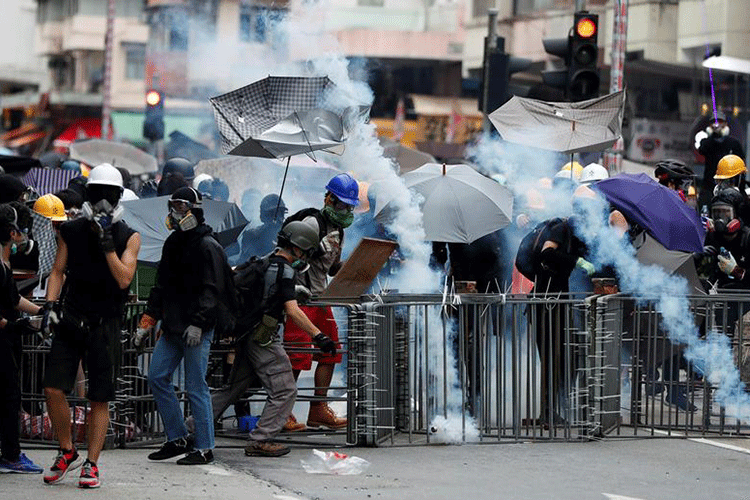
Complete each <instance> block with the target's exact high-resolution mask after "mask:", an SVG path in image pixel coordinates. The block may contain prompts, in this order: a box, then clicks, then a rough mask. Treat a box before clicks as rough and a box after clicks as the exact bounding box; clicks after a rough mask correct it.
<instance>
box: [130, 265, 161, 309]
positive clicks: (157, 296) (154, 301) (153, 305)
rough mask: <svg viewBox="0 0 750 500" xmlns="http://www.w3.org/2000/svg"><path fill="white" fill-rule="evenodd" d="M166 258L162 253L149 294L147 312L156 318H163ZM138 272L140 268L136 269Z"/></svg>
mask: <svg viewBox="0 0 750 500" xmlns="http://www.w3.org/2000/svg"><path fill="white" fill-rule="evenodd" d="M164 262H165V259H164V254H162V259H161V260H160V261H159V266H158V267H157V268H156V282H155V283H154V286H153V287H152V288H151V292H150V293H149V295H148V303H147V304H146V314H148V315H149V316H151V317H152V318H154V319H157V320H158V319H161V316H162V304H163V303H162V300H163V297H164V293H163V290H164V284H163V281H162V280H163V279H164V276H165V264H164ZM136 272H138V270H136Z"/></svg>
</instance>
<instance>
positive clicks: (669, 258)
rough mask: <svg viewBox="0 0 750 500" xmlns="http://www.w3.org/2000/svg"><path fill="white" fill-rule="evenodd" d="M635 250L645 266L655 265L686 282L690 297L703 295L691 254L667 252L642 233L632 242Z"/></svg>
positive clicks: (662, 246)
mask: <svg viewBox="0 0 750 500" xmlns="http://www.w3.org/2000/svg"><path fill="white" fill-rule="evenodd" d="M633 246H634V247H635V248H636V253H635V257H636V259H638V261H639V262H641V263H642V264H646V265H652V264H653V265H657V266H659V267H661V268H662V269H664V270H665V271H666V272H667V273H669V274H673V275H679V276H683V277H684V278H685V279H686V280H687V282H688V293H689V294H690V295H704V294H705V290H704V289H703V286H702V285H701V282H700V279H699V278H698V272H697V271H696V269H695V261H694V260H693V254H692V253H690V252H680V251H677V250H667V249H666V248H664V245H662V244H661V243H659V242H658V241H656V240H655V239H654V238H652V237H651V236H650V235H649V234H648V233H646V232H645V231H643V232H642V233H641V234H639V235H638V236H637V237H636V238H635V240H634V241H633Z"/></svg>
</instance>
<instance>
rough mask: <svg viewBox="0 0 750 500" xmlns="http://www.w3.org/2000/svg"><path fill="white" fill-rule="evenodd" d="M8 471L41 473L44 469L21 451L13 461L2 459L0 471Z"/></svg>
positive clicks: (0, 460)
mask: <svg viewBox="0 0 750 500" xmlns="http://www.w3.org/2000/svg"><path fill="white" fill-rule="evenodd" d="M7 472H15V473H16V474H41V473H42V472H44V469H42V468H41V467H39V466H38V465H37V464H35V463H34V462H32V461H31V460H30V459H29V458H28V457H27V456H26V455H24V454H23V453H21V454H20V455H18V458H17V459H16V460H15V461H13V462H11V461H10V460H5V459H4V458H3V459H0V473H7Z"/></svg>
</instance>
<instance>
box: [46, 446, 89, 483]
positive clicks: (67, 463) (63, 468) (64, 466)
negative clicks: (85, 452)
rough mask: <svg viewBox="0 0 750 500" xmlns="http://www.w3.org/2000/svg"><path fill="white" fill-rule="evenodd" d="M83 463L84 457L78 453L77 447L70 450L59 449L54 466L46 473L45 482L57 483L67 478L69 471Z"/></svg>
mask: <svg viewBox="0 0 750 500" xmlns="http://www.w3.org/2000/svg"><path fill="white" fill-rule="evenodd" d="M82 463H83V457H82V456H80V455H79V454H78V452H77V451H76V449H75V448H73V449H72V450H71V451H68V452H64V451H63V450H59V451H58V452H57V457H56V458H55V461H54V463H53V464H52V467H50V469H49V472H48V473H47V474H45V475H44V482H45V483H47V484H57V483H59V482H60V481H62V480H63V479H65V476H66V475H67V474H68V472H69V471H72V470H73V469H77V468H78V467H80V466H81V464H82Z"/></svg>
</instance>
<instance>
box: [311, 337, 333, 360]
mask: <svg viewBox="0 0 750 500" xmlns="http://www.w3.org/2000/svg"><path fill="white" fill-rule="evenodd" d="M313 341H314V342H315V345H316V346H317V347H318V349H320V350H321V351H322V352H323V353H324V354H330V355H331V356H333V355H334V354H336V343H335V342H334V341H333V340H331V339H330V338H329V337H328V335H326V334H324V333H319V334H317V335H316V336H315V337H313Z"/></svg>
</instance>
